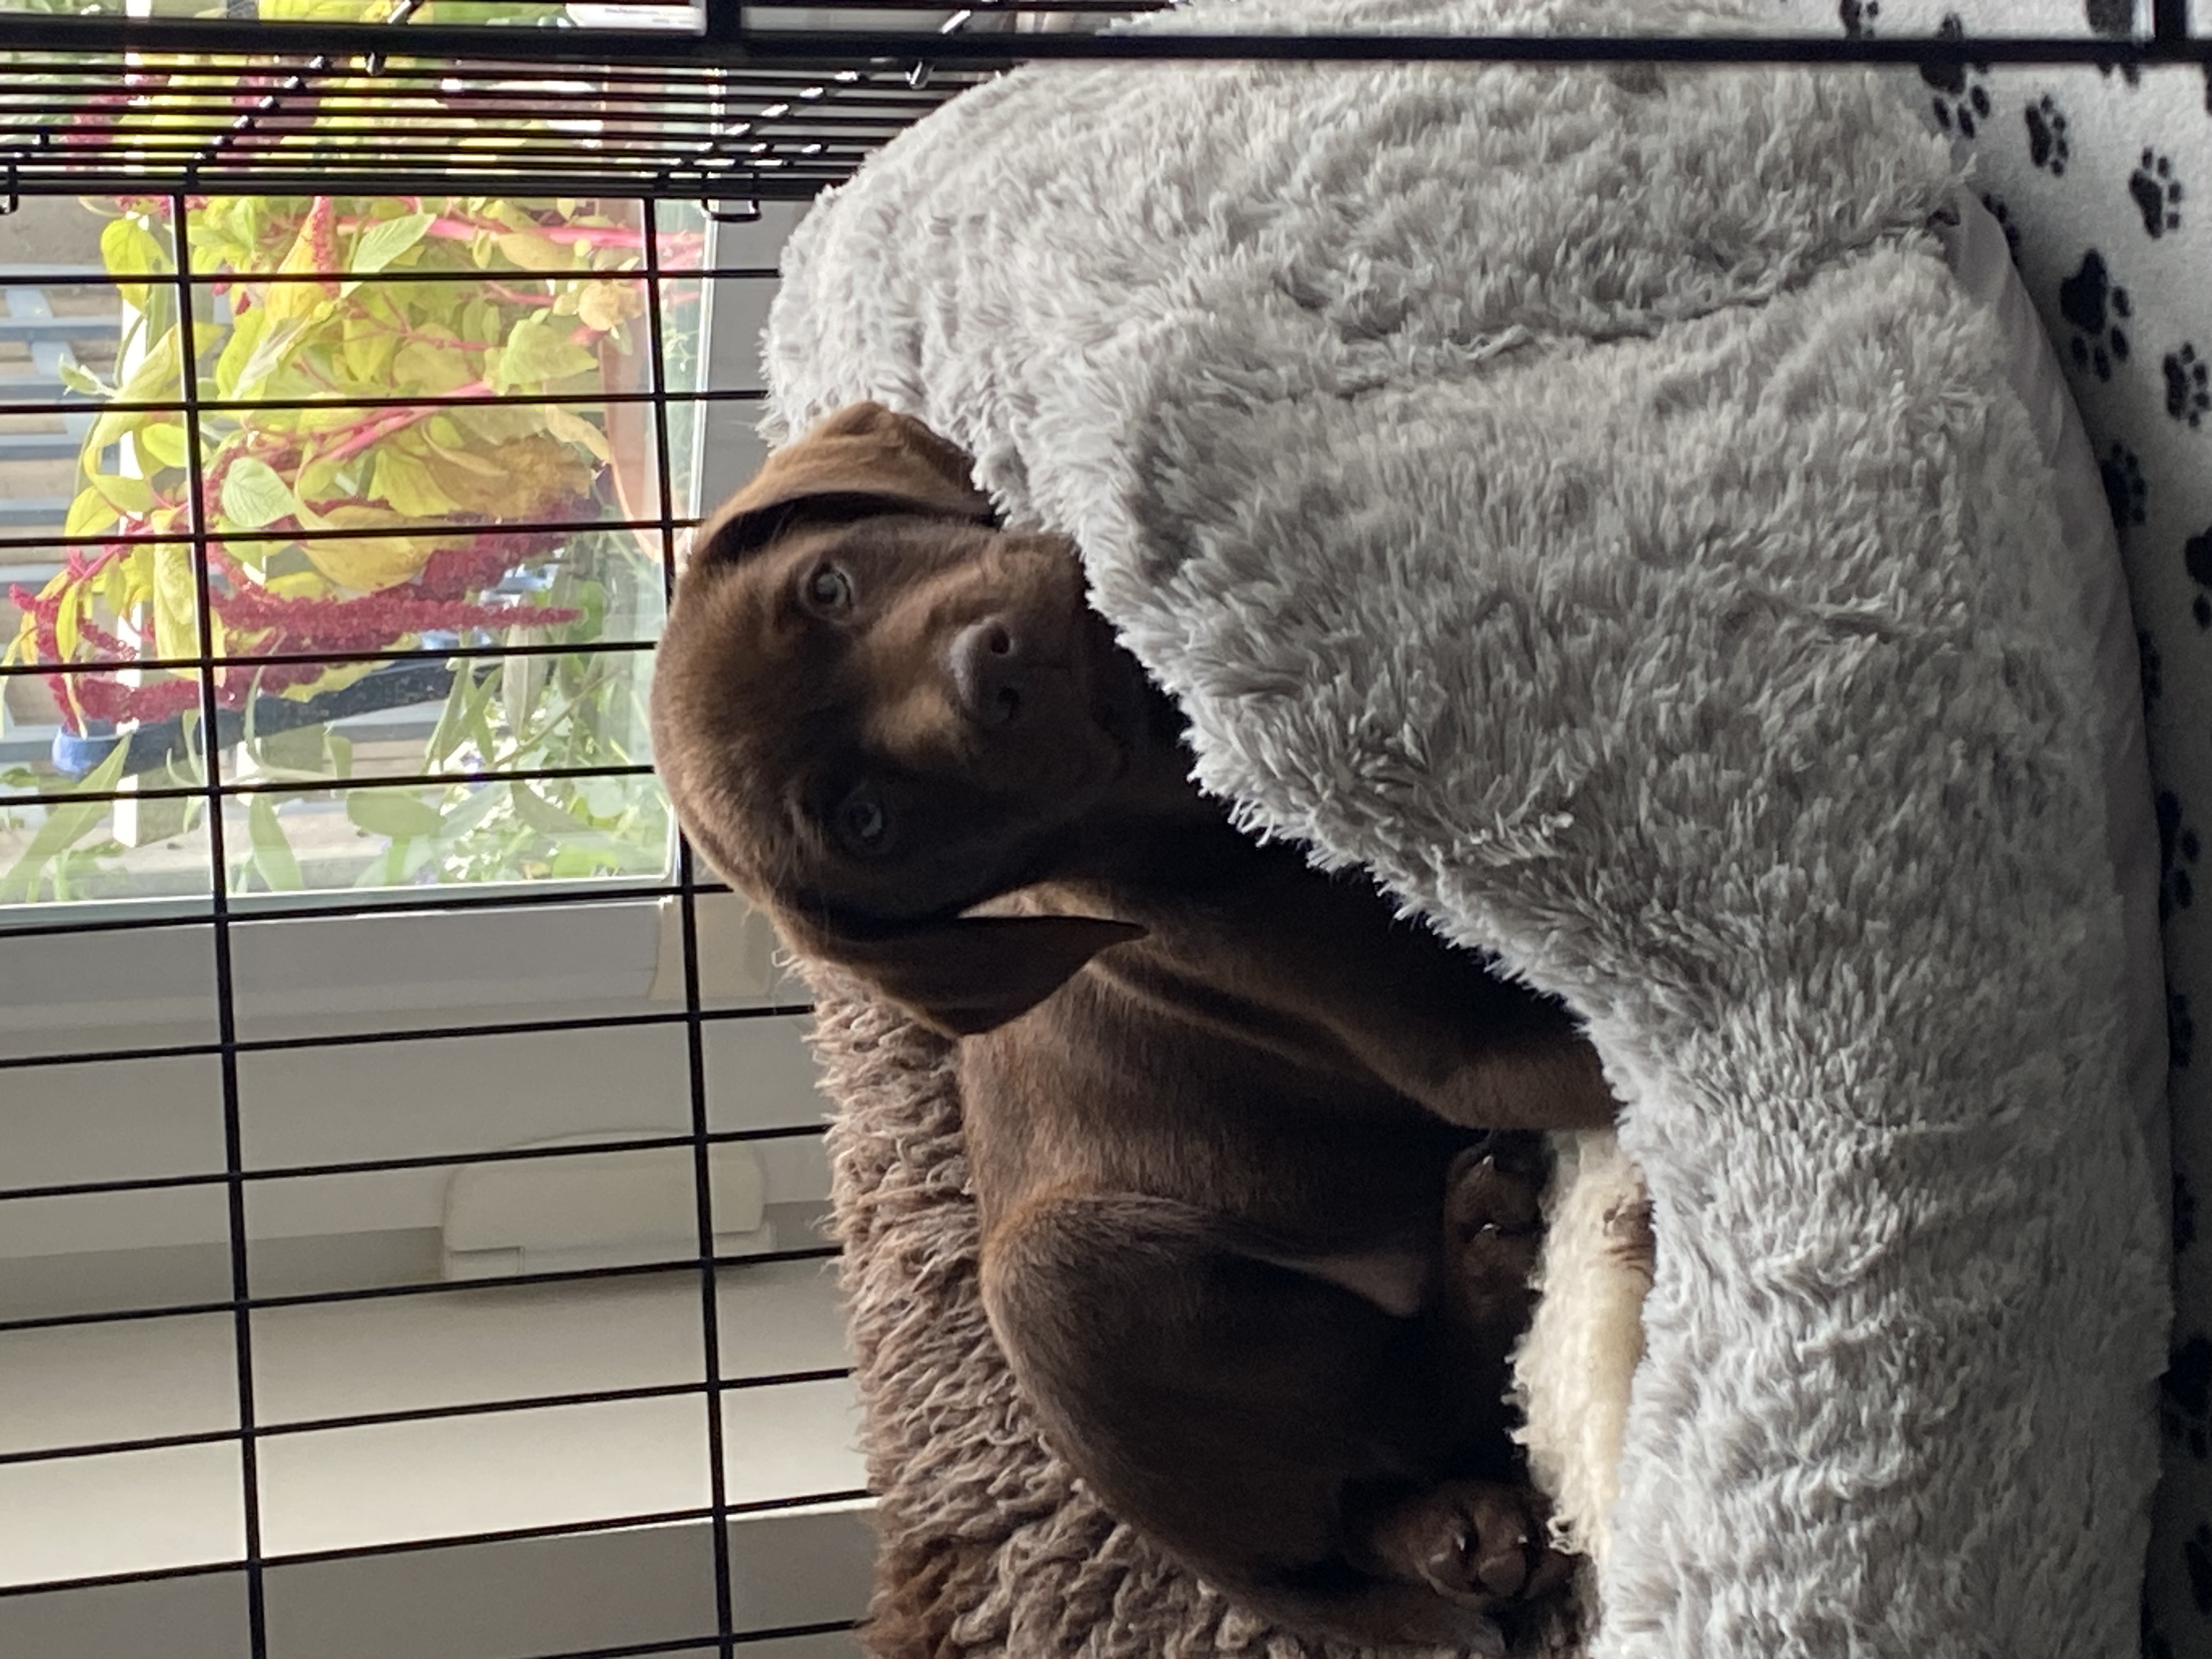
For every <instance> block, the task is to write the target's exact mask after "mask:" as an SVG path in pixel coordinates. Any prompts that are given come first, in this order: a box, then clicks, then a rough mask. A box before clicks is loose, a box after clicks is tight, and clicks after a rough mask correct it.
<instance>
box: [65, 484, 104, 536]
mask: <svg viewBox="0 0 2212 1659" xmlns="http://www.w3.org/2000/svg"><path fill="white" fill-rule="evenodd" d="M114 522H115V507H114V506H113V504H112V502H110V501H108V499H107V497H106V496H105V495H101V494H100V491H99V490H97V489H94V488H93V487H92V486H91V485H90V484H87V485H86V486H85V487H84V488H83V489H80V490H78V491H77V493H76V500H75V501H71V502H70V510H69V516H68V517H67V518H65V519H64V520H62V534H63V535H64V536H90V535H94V534H96V533H98V532H100V531H102V530H105V529H106V528H107V526H110V525H112V524H113V523H114Z"/></svg>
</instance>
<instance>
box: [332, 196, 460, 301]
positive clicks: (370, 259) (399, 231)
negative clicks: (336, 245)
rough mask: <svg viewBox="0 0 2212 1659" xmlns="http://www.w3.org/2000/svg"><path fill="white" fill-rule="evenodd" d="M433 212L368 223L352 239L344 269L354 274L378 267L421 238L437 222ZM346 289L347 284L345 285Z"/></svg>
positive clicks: (381, 266)
mask: <svg viewBox="0 0 2212 1659" xmlns="http://www.w3.org/2000/svg"><path fill="white" fill-rule="evenodd" d="M437 217H438V216H437V215H436V214H435V213H408V214H403V215H401V216H399V217H398V218H397V219H386V220H385V221H384V222H382V223H381V224H374V225H371V226H370V227H369V228H368V229H366V230H364V231H362V234H360V236H358V237H357V238H356V239H355V241H354V245H353V258H352V259H351V260H350V261H349V263H348V264H347V266H346V269H347V270H349V271H351V272H352V273H353V274H354V275H355V276H369V275H371V274H372V273H374V272H375V271H380V270H383V269H384V268H385V266H386V265H388V264H391V263H392V261H393V260H394V259H397V258H398V257H399V256H400V255H401V254H403V253H404V252H407V250H408V249H409V248H410V247H413V246H415V244H416V243H417V242H419V241H421V240H422V238H423V237H424V236H425V235H426V234H428V231H429V228H430V227H431V226H432V225H433V224H435V222H437ZM348 287H349V289H350V288H351V284H349V285H348Z"/></svg>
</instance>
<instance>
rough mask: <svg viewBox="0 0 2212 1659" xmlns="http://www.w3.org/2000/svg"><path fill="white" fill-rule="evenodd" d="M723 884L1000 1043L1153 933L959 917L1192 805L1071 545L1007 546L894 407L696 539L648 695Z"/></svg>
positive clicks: (949, 456)
mask: <svg viewBox="0 0 2212 1659" xmlns="http://www.w3.org/2000/svg"><path fill="white" fill-rule="evenodd" d="M1178 726H1179V722H1177V721H1176V719H1175V717H1174V714H1173V710H1172V707H1171V706H1170V705H1169V704H1167V702H1166V700H1165V699H1164V698H1163V697H1162V696H1160V695H1159V694H1158V692H1157V691H1156V690H1154V689H1153V688H1152V686H1151V685H1150V684H1148V683H1147V682H1146V679H1145V677H1144V674H1143V671H1142V670H1141V669H1139V667H1138V665H1137V664H1136V662H1135V660H1134V659H1132V658H1131V657H1129V656H1128V654H1127V653H1126V652H1123V651H1121V649H1120V648H1119V647H1117V646H1116V645H1115V642H1114V640H1113V637H1112V635H1111V633H1110V631H1109V629H1107V627H1106V625H1105V624H1104V623H1103V621H1101V620H1100V619H1099V618H1098V617H1097V616H1096V615H1095V614H1094V613H1093V612H1091V610H1090V609H1089V607H1088V606H1087V605H1085V602H1084V592H1083V580H1082V569H1081V566H1080V564H1079V562H1078V560H1077V558H1076V556H1075V554H1074V550H1073V548H1071V547H1070V546H1069V545H1068V544H1067V543H1066V542H1065V541H1063V540H1061V539H1060V538H1054V537H1048V536H1037V535H1021V534H1014V533H1011V532H1006V531H1002V530H1000V528H998V527H997V526H996V524H995V522H994V517H993V514H992V511H991V507H990V503H989V501H987V499H986V498H985V497H984V496H983V495H981V494H980V493H979V492H978V491H977V490H976V489H975V487H974V485H973V484H972V483H970V482H969V462H968V458H967V457H966V456H964V455H963V454H962V453H960V452H959V451H958V450H957V448H955V447H953V446H952V445H951V444H949V443H947V442H946V441H945V440H944V439H942V438H941V437H939V436H938V435H936V434H934V433H933V432H931V431H930V430H929V429H928V428H927V427H925V426H923V425H922V424H921V422H917V421H915V420H912V419H910V418H908V417H907V416H901V415H896V414H893V413H891V412H890V410H886V409H884V408H883V407H881V406H880V405H878V404H855V405H854V406H853V407H851V408H849V409H846V410H842V411H840V412H839V413H837V414H836V415H833V416H830V417H829V419H828V420H826V421H824V422H822V424H821V425H819V426H817V428H814V430H813V431H811V432H810V433H809V434H808V435H806V436H805V438H803V439H801V440H800V441H799V442H797V443H795V444H793V445H791V446H789V447H787V448H785V449H782V450H781V451H778V452H777V453H775V455H774V456H772V457H770V459H769V461H768V463H767V465H764V466H763V468H762V470H761V471H760V473H759V475H758V476H757V477H756V478H755V479H754V480H753V481H752V483H750V484H748V485H747V486H746V487H745V488H744V489H743V490H741V491H740V492H739V493H738V495H737V496H736V497H735V498H734V499H732V501H730V503H729V504H728V505H727V506H726V507H724V508H723V509H722V511H721V513H720V514H719V515H718V516H717V517H716V518H715V519H714V520H713V521H712V522H711V523H710V524H708V526H705V527H704V529H703V530H702V533H701V535H700V537H699V538H698V541H697V544H696V546H695V549H694V551H693V554H692V557H691V561H690V565H689V566H688V568H686V569H685V571H684V574H683V576H682V577H681V579H680V580H679V581H678V586H677V595H676V602H675V605H674V608H673V611H672V612H671V616H670V618H669V624H668V629H667V632H666V635H665V638H664V639H663V641H662V644H661V647H660V653H659V663H658V665H657V667H656V671H655V675H654V680H653V741H654V750H655V757H656V764H657V765H658V767H659V771H660V774H661V776H662V778H663V779H664V780H665V782H666V784H667V786H668V790H669V794H670V798H671V800H672V801H673V803H674V805H675V807H676V812H677V817H678V821H679V822H680V823H682V824H683V826H684V830H685V832H686V834H688V835H689V836H690V837H691V839H692V841H693V842H694V844H696V846H697V847H698V848H699V849H700V850H701V852H702V854H704V855H705V856H706V858H707V860H708V862H709V863H711V864H712V865H713V866H714V867H715V868H716V869H717V870H719V871H720V872H721V873H722V874H723V875H724V876H725V877H726V878H727V879H728V880H729V881H730V882H731V884H732V885H733V886H736V887H737V888H738V889H739V890H742V891H744V892H745V893H746V894H748V895H749V896H751V897H752V898H753V899H754V900H755V901H756V902H759V903H761V904H763V906H765V907H766V908H768V909H769V912H770V914H771V915H773V916H774V917H775V920H776V921H777V923H778V925H779V927H781V929H782V931H783V932H784V933H785V936H786V938H787V939H788V940H789V941H790V942H791V943H792V944H793V945H794V946H796V947H797V948H799V950H801V951H806V952H808V953H809V954H811V955H815V956H817V957H825V958H827V959H829V960H831V961H834V962H837V963H842V964H844V965H845V966H847V967H849V968H852V969H855V970H856V971H858V972H860V974H861V975H863V976H864V977H866V978H867V979H869V980H870V981H872V982H873V983H874V984H875V985H876V986H877V987H878V988H879V989H881V990H883V991H884V993H886V994H889V995H890V996H891V997H892V998H893V999H894V1000H897V1001H900V1002H902V1003H903V1004H905V1005H906V1006H908V1008H909V1009H911V1010H912V1011H913V1012H915V1013H917V1014H918V1015H920V1016H921V1018H924V1019H926V1020H927V1021H928V1022H929V1023H931V1024H934V1025H936V1026H937V1027H939V1029H940V1030H946V1031H949V1032H954V1033H965V1032H969V1031H974V1030H986V1029H988V1028H989V1027H991V1026H993V1025H996V1024H1001V1023H1003V1022H1004V1021H1005V1020H1006V1019H1009V1018H1013V1017H1014V1016H1015V1015H1017V1014H1018V1013H1021V1012H1024V1011H1025V1010H1026V1009H1028V1008H1029V1007H1030V1006H1034V1005H1035V1004H1036V1002H1038V1001H1039V1000H1042V998H1043V997H1045V996H1047V995H1048V994H1050V993H1051V991H1052V990H1053V989H1054V987H1057V986H1058V985H1059V984H1060V983H1061V982H1062V981H1064V980H1065V979H1066V977H1067V976H1068V975H1070V974H1072V973H1073V972H1075V971H1076V970H1077V969H1079V968H1080V967H1081V966H1082V964H1083V963H1084V962H1085V961H1087V960H1088V959H1089V958H1090V957H1091V956H1092V955H1094V954H1096V953H1097V951H1100V950H1103V949H1105V948H1106V947H1107V946H1109V945H1113V944H1115V943H1119V942H1121V940H1124V939H1129V938H1132V937H1133V936H1135V934H1136V933H1137V932H1138V931H1139V930H1137V929H1135V928H1133V927H1127V926H1125V925H1124V924H1121V923H1117V922H1109V921H1096V920H1093V919H1091V918H1086V917H1018V918H1017V917H963V916H961V915H959V913H960V912H961V911H962V910H963V909H966V908H969V906H972V905H974V904H976V903H978V902H981V901H983V900H985V899H987V898H990V897H993V896H997V895H1000V894H1003V893H1006V892H1009V891H1012V890H1015V889H1017V888H1019V887H1022V886H1024V885H1027V884H1030V883H1032V882H1035V881H1037V880H1040V879H1042V878H1046V877H1048V876H1051V875H1054V874H1058V873H1065V872H1066V871H1065V868H1064V866H1066V862H1067V860H1069V859H1070V858H1071V857H1072V856H1073V851H1074V849H1075V848H1079V846H1080V845H1082V844H1083V843H1084V842H1085V839H1086V837H1095V836H1097V834H1098V833H1099V829H1098V826H1099V824H1100V823H1101V822H1102V820H1103V819H1106V818H1110V817H1111V816H1112V814H1113V811H1114V808H1115V804H1116V803H1117V802H1125V801H1127V799H1131V798H1132V797H1133V795H1135V794H1140V793H1143V792H1145V791H1146V790H1156V789H1158V787H1160V781H1161V780H1162V779H1163V778H1164V777H1168V776H1170V775H1171V776H1173V777H1174V778H1176V779H1177V780H1179V779H1180V777H1181V775H1182V760H1181V753H1180V743H1179V738H1178Z"/></svg>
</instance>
